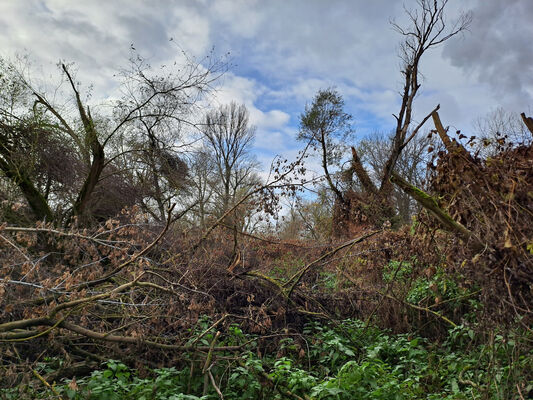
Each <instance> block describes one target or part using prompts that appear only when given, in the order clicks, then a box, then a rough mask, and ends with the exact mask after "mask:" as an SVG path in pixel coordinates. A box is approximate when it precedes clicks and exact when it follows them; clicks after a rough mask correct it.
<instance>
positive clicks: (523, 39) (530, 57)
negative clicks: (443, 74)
mask: <svg viewBox="0 0 533 400" xmlns="http://www.w3.org/2000/svg"><path fill="white" fill-rule="evenodd" d="M472 12H473V17H474V19H473V21H472V25H471V27H470V34H467V35H465V37H464V39H463V41H462V43H460V45H456V44H449V45H447V46H445V49H444V52H443V56H444V57H445V59H448V60H449V61H450V62H451V63H452V65H454V66H457V67H459V68H461V69H463V70H464V71H465V72H467V73H468V74H470V76H473V77H474V78H475V79H478V80H479V82H481V83H484V84H488V85H490V87H491V88H492V90H493V91H494V93H495V95H497V96H498V97H500V99H501V100H502V101H503V102H506V103H508V104H509V106H511V107H519V106H522V107H525V106H527V105H530V104H531V103H532V101H533V24H532V23H531V21H533V1H531V0H491V1H482V0H478V1H477V2H476V4H475V5H474V7H472Z"/></svg>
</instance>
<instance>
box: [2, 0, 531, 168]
mask: <svg viewBox="0 0 533 400" xmlns="http://www.w3.org/2000/svg"><path fill="white" fill-rule="evenodd" d="M404 7H405V8H407V9H412V8H414V7H416V1H415V0H405V1H402V0H372V1H369V0H268V1H266V0H197V1H192V0H190V1H189V0H182V1H170V0H167V1H163V0H151V1H140V0H113V1H110V0H105V1H99V0H91V1H71V0H0V55H1V56H2V57H8V58H9V57H13V56H14V55H15V54H29V55H30V56H31V58H32V60H33V64H34V65H37V66H39V67H40V68H41V70H42V71H44V74H48V73H50V74H56V75H58V74H59V73H58V71H57V69H56V64H57V62H58V61H59V60H63V61H65V62H73V63H75V64H76V67H77V69H78V72H77V78H78V80H79V81H81V82H82V83H83V84H84V85H86V86H87V87H88V86H89V85H92V87H93V95H92V96H93V98H97V99H105V98H106V97H108V96H111V93H113V91H114V90H115V89H116V87H117V83H118V81H117V79H116V78H115V77H114V74H116V72H117V71H118V70H120V68H124V67H125V66H126V65H127V63H128V58H129V57H130V55H131V46H134V47H135V49H136V51H137V52H139V54H140V55H142V56H143V57H145V58H146V59H148V60H149V61H150V63H151V64H152V65H160V64H170V63H172V62H173V60H175V59H177V58H179V54H180V50H184V51H185V52H187V53H188V54H190V55H191V56H193V57H197V59H199V60H201V59H202V58H203V57H205V56H206V55H208V54H209V53H210V51H211V50H212V49H214V53H215V54H217V55H219V56H221V57H222V56H224V55H226V54H227V53H229V58H228V59H229V61H230V68H229V70H228V72H227V73H226V74H225V75H224V76H223V77H222V79H221V80H220V81H219V82H218V86H217V91H216V94H215V97H214V98H213V102H214V103H215V104H226V103H228V102H230V101H237V102H239V103H244V104H245V105H246V106H247V107H248V109H249V111H250V119H251V122H252V123H253V124H254V125H256V127H257V136H256V140H255V143H254V152H255V154H256V155H257V158H258V160H259V161H261V162H262V163H263V165H268V164H269V160H271V159H272V157H273V156H274V155H275V154H283V155H285V156H286V157H289V158H290V157H293V156H294V155H295V154H296V152H297V150H298V149H299V148H301V146H302V145H301V143H298V142H297V141H296V135H297V132H298V123H299V115H300V114H301V113H302V112H303V111H304V108H305V105H306V104H308V103H310V102H311V101H312V99H313V96H314V95H315V94H316V92H317V90H319V89H324V88H327V87H336V88H337V90H338V91H339V92H340V93H341V94H342V95H343V97H344V99H345V102H346V111H347V112H349V113H350V114H352V115H353V119H354V128H355V131H356V136H355V137H356V140H357V139H361V138H364V137H368V136H371V135H372V134H374V133H375V132H389V131H391V129H392V128H393V126H394V117H393V116H392V114H394V113H397V112H398V110H399V104H400V95H399V91H400V89H401V80H402V76H401V74H400V60H399V58H398V46H399V43H400V41H401V37H400V36H399V34H398V33H397V32H395V31H394V30H393V29H392V28H391V25H390V21H391V19H393V20H396V21H397V22H398V23H400V24H403V23H405V10H404ZM461 12H471V13H472V16H473V20H472V23H471V25H470V28H469V30H468V31H467V32H465V33H464V34H463V35H460V36H457V37H454V38H452V39H450V40H449V41H447V42H446V43H445V44H443V45H442V46H440V47H438V48H436V49H433V50H432V51H431V52H429V53H427V54H425V55H424V59H423V60H422V63H421V71H422V74H423V79H422V88H421V91H420V94H419V96H418V98H417V99H416V101H415V119H418V120H419V119H421V118H423V116H424V115H425V114H427V113H428V112H429V111H431V110H432V109H433V108H434V107H435V105H436V104H440V105H441V111H440V115H441V119H442V120H443V123H444V124H445V125H450V126H452V127H454V128H457V129H461V130H463V131H466V132H468V131H470V130H472V129H473V123H474V121H475V120H476V119H477V118H479V117H483V116H485V115H487V114H488V113H489V112H490V111H492V110H494V109H496V108H497V107H503V108H505V109H507V110H510V111H518V112H521V111H528V110H531V109H532V108H533V107H532V106H533V40H532V39H533V24H531V21H532V20H533V0H450V1H449V4H448V6H447V14H448V16H449V20H450V21H453V19H454V18H456V17H457V16H458V15H460V13H461ZM171 38H172V40H170V39H171Z"/></svg>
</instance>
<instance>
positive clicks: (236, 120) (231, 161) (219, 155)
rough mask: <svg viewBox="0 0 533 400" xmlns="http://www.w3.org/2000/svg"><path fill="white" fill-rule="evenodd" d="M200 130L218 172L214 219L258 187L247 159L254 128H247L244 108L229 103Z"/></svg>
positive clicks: (211, 114) (250, 159) (252, 163)
mask: <svg viewBox="0 0 533 400" xmlns="http://www.w3.org/2000/svg"><path fill="white" fill-rule="evenodd" d="M201 129H202V132H203V134H204V138H205V147H206V149H207V150H208V151H209V153H210V154H212V157H213V162H214V164H215V168H216V171H217V178H218V185H217V186H218V187H217V188H216V190H215V192H216V194H217V200H218V207H217V209H218V210H217V215H222V214H223V213H224V212H225V211H227V210H228V209H229V208H230V207H231V206H232V205H233V204H235V203H236V202H237V201H238V200H240V197H242V196H244V195H246V192H247V190H248V189H250V188H251V187H252V186H253V185H254V184H255V183H257V178H256V176H255V171H256V162H255V161H254V159H253V157H252V156H251V155H250V150H251V146H252V143H253V140H254V137H255V126H251V125H250V124H249V113H248V110H247V109H246V107H245V106H244V105H238V104H237V103H235V102H232V103H230V104H228V105H223V106H220V107H219V108H218V109H216V110H213V111H211V112H208V113H207V115H206V117H205V122H204V125H203V127H202V128H201Z"/></svg>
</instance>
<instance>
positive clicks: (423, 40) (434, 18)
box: [352, 0, 471, 225]
mask: <svg viewBox="0 0 533 400" xmlns="http://www.w3.org/2000/svg"><path fill="white" fill-rule="evenodd" d="M417 4H418V7H417V8H416V9H415V10H406V13H407V16H408V18H409V20H410V25H409V26H407V27H402V26H400V25H399V24H397V23H396V22H394V21H392V22H391V23H392V26H393V28H394V29H395V30H396V31H397V32H398V33H399V34H400V35H402V36H403V37H404V41H403V42H402V43H401V45H400V58H401V60H402V71H401V72H402V75H403V90H402V92H401V99H402V101H401V106H400V111H399V113H398V114H397V115H394V117H395V120H396V127H395V130H394V135H393V136H392V140H391V150H390V153H389V155H388V158H387V160H386V162H385V164H384V167H383V173H382V176H381V178H380V180H379V184H378V185H376V184H375V183H374V182H372V180H371V179H369V176H368V172H367V170H366V168H365V166H364V165H363V163H362V161H361V158H360V157H359V154H358V152H357V150H356V148H355V147H352V170H353V172H354V173H355V175H356V176H357V178H358V179H359V181H360V182H361V185H362V186H363V190H364V191H365V193H366V194H367V196H366V201H367V202H368V203H370V204H371V206H372V207H367V209H372V210H373V211H372V214H371V215H370V216H369V217H370V222H371V223H373V224H374V225H381V223H383V222H384V221H385V220H390V219H393V220H394V219H395V214H396V213H395V211H394V209H393V205H392V204H391V202H390V199H391V194H392V191H393V185H392V183H391V181H390V178H391V175H392V173H393V171H394V170H395V168H396V166H397V163H398V160H399V158H400V155H401V153H402V151H403V150H404V149H405V147H406V146H407V145H408V144H409V142H410V141H411V140H412V139H413V138H414V137H415V136H416V134H417V132H418V131H419V129H420V128H421V127H422V125H423V124H424V123H425V122H426V121H427V120H428V119H429V117H430V116H431V115H432V113H433V112H434V111H436V110H437V109H438V108H439V106H437V107H436V108H435V109H434V110H433V111H432V112H431V113H429V114H428V115H426V116H425V117H424V118H423V119H422V120H421V121H420V122H419V123H418V124H417V125H416V126H414V127H413V103H414V100H415V97H416V95H417V94H418V92H419V89H420V87H421V83H420V80H419V78H420V62H421V60H422V57H423V56H424V54H426V52H427V51H429V50H431V49H432V48H435V47H437V46H438V45H440V44H442V43H444V42H445V41H447V40H448V39H450V38H452V37H453V36H456V35H457V34H459V33H461V32H463V31H464V30H465V29H467V27H468V26H469V24H470V22H471V15H470V14H468V13H465V14H461V15H460V17H459V18H458V19H457V20H456V21H455V22H454V23H452V24H451V25H448V24H447V21H446V18H445V12H444V11H445V8H446V6H447V4H448V0H417ZM393 222H394V221H393Z"/></svg>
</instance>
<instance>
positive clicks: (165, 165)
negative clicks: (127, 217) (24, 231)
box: [0, 57, 224, 222]
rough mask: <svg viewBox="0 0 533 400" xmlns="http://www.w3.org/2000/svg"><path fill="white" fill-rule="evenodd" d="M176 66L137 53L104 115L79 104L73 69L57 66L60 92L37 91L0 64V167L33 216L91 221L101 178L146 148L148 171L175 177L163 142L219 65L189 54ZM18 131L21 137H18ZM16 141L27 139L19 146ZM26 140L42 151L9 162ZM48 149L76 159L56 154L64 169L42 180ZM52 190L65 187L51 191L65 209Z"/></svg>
mask: <svg viewBox="0 0 533 400" xmlns="http://www.w3.org/2000/svg"><path fill="white" fill-rule="evenodd" d="M181 67H182V68H181V69H177V72H174V71H170V72H168V73H166V74H165V73H163V75H161V74H154V73H153V72H152V70H151V69H150V67H149V66H148V65H146V64H145V62H144V60H143V59H142V58H140V57H137V58H135V59H133V60H132V62H131V68H130V69H129V70H128V71H126V72H125V73H124V74H123V78H124V80H123V86H122V89H123V93H124V95H123V97H122V99H121V100H120V101H118V102H114V103H112V104H107V105H108V106H111V107H108V109H109V108H110V109H112V110H113V111H112V114H109V113H108V114H106V113H102V112H96V113H95V112H94V111H95V108H96V107H93V108H92V109H91V108H89V106H87V105H86V104H85V101H84V99H83V97H82V94H81V92H80V85H79V83H77V82H76V81H75V76H74V75H73V73H72V71H71V67H69V66H67V65H65V64H62V65H61V70H62V73H63V77H64V83H66V85H67V87H68V89H69V92H70V93H69V94H68V95H65V96H64V97H62V98H60V96H57V93H58V92H57V91H51V92H46V91H42V90H38V89H37V88H35V87H34V85H32V83H31V79H30V78H29V77H28V76H25V74H24V73H22V72H20V71H19V70H17V69H16V68H15V67H13V65H12V64H9V63H6V62H2V65H1V68H2V72H3V74H2V78H3V80H2V82H1V84H2V89H5V88H11V90H10V91H7V92H5V91H4V90H2V91H3V92H4V94H5V93H7V94H8V96H7V97H6V96H5V95H4V96H3V97H2V99H1V100H2V101H1V104H0V131H1V133H0V169H1V170H2V172H3V174H4V176H5V177H6V178H8V179H10V180H11V181H12V182H14V183H15V184H16V185H17V186H18V187H19V189H20V191H21V193H22V195H23V196H24V198H25V199H26V200H27V202H28V204H29V206H30V208H31V209H32V211H33V212H34V214H35V216H36V218H37V219H46V220H48V221H51V220H54V221H55V222H60V221H64V222H68V221H70V220H71V218H72V217H77V218H78V219H83V220H85V221H89V220H91V218H92V217H93V212H92V208H93V206H94V202H95V192H96V191H98V190H100V191H101V192H103V193H105V189H103V188H102V186H103V185H105V182H110V179H111V178H112V177H113V176H117V175H119V174H122V173H124V171H125V170H128V169H129V168H130V167H132V166H133V164H132V162H131V161H130V160H129V157H130V156H131V155H132V154H134V153H139V152H144V153H145V156H146V157H145V159H146V158H148V159H150V160H151V163H148V165H149V166H150V167H151V168H152V172H153V169H154V168H157V172H158V173H160V174H161V175H162V176H164V177H165V179H166V181H167V183H169V182H170V183H172V184H175V183H176V179H177V178H179V177H178V175H179V174H176V171H177V170H180V169H183V168H182V167H183V163H180V160H179V158H178V157H177V156H176V154H175V153H172V152H171V151H170V150H169V148H168V145H167V144H168V143H173V142H175V139H176V136H175V135H171V134H170V132H177V131H179V128H180V126H181V125H183V124H188V125H192V124H193V122H192V121H193V119H192V117H191V112H192V109H193V107H194V105H195V104H196V103H197V101H198V100H199V99H200V98H201V96H203V94H204V93H205V92H207V91H209V90H210V88H211V84H212V82H213V81H214V80H215V79H217V77H218V76H219V74H220V73H222V72H223V69H224V65H223V64H220V63H218V64H217V63H214V64H211V65H208V66H207V67H205V66H204V65H202V64H201V63H199V62H196V61H194V60H190V59H187V60H186V62H185V65H184V66H181ZM6 72H8V74H7V73H6ZM73 110H74V111H73ZM22 136H24V137H25V140H24V141H20V140H19V138H21V137H22ZM17 143H19V144H17ZM21 143H26V144H27V145H24V146H22V147H21V146H20V144H21ZM30 145H31V146H32V149H35V151H33V150H32V152H31V154H37V155H40V156H39V157H38V160H37V158H35V157H31V158H28V157H26V161H27V162H26V163H25V164H24V163H20V162H18V161H17V162H14V161H15V160H17V159H18V158H20V157H18V155H20V154H26V155H27V154H28V151H29V150H28V146H30ZM48 153H55V154H56V155H57V154H68V155H69V156H70V157H71V158H73V160H74V161H72V160H66V159H65V157H60V158H56V161H57V159H59V160H62V168H63V169H64V170H65V172H66V173H65V174H57V173H56V174H55V175H54V174H51V173H49V174H48V180H49V182H48V184H44V185H42V184H40V182H39V179H38V178H39V176H38V173H37V172H36V171H37V170H38V169H40V170H42V168H43V167H45V168H44V170H45V171H47V170H49V171H53V170H54V168H51V167H52V161H53V160H54V157H53V155H51V154H48ZM148 153H149V154H148ZM47 154H48V156H47ZM147 154H148V156H147ZM37 161H39V162H40V163H41V165H38V163H37ZM66 161H68V162H66ZM78 164H79V167H77V168H74V167H75V166H77V165H78ZM37 166H39V168H37ZM123 166H126V168H122V167H123ZM56 169H57V168H56ZM72 170H74V171H75V175H76V176H75V178H76V179H71V180H70V182H68V184H65V182H62V181H61V180H60V179H63V178H61V176H62V175H67V176H68V173H69V172H70V171H72ZM178 172H179V171H178ZM70 173H71V174H72V172H70ZM182 175H183V174H182ZM151 176H152V177H153V176H155V174H152V175H151ZM78 182H81V185H80V184H78ZM154 185H155V183H154ZM53 188H59V189H60V190H63V191H65V190H67V191H68V193H69V194H68V196H67V195H64V192H63V195H58V196H56V197H57V198H68V199H69V200H70V204H68V206H67V207H66V209H65V210H61V207H57V206H58V203H61V201H54V198H53V193H52V196H51V193H50V189H53ZM156 192H157V191H156ZM105 197H106V196H105V195H102V196H100V198H101V199H104V198H105Z"/></svg>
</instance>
